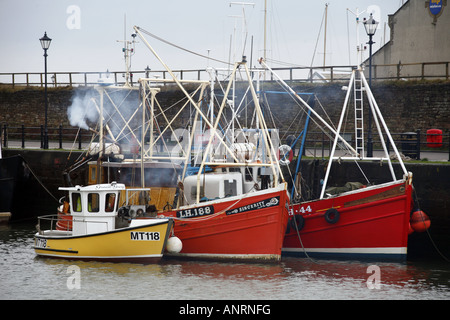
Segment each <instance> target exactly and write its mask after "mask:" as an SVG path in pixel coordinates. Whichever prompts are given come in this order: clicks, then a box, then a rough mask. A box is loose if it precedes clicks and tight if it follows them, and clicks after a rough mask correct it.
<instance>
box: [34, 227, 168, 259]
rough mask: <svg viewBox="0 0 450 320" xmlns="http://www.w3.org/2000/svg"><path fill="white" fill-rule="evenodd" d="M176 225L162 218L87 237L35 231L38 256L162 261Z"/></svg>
mask: <svg viewBox="0 0 450 320" xmlns="http://www.w3.org/2000/svg"><path fill="white" fill-rule="evenodd" d="M172 227H173V221H172V220H168V219H167V220H166V219H164V220H158V221H157V222H155V223H151V224H150V223H147V224H143V225H140V226H136V227H128V228H122V229H117V230H114V231H109V232H103V233H96V234H90V235H83V236H72V235H71V232H67V231H58V230H56V231H48V230H47V231H44V232H38V233H36V234H35V237H34V238H35V243H34V250H35V252H36V254H37V255H39V256H45V257H52V258H65V259H77V260H101V261H129V262H158V261H159V260H160V259H161V258H162V256H163V253H164V250H165V245H166V242H167V239H168V237H169V235H170V232H171V230H172Z"/></svg>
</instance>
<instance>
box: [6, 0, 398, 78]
mask: <svg viewBox="0 0 450 320" xmlns="http://www.w3.org/2000/svg"><path fill="white" fill-rule="evenodd" d="M230 2H231V1H228V0H190V1H187V0H165V1H160V0H146V1H143V0H134V1H119V0H35V1H30V0H0V30H1V32H2V50H1V51H0V72H41V71H43V57H42V55H43V50H42V49H41V46H40V42H39V38H40V37H42V36H43V34H44V31H47V34H48V36H49V37H50V38H52V39H53V41H52V43H51V46H50V49H49V51H48V54H49V56H48V69H49V72H51V71H54V72H61V71H72V72H74V71H103V70H106V69H109V70H111V71H116V70H124V60H123V54H122V44H121V43H119V42H117V40H123V38H124V17H125V16H126V31H125V34H126V37H127V38H128V40H130V39H131V37H130V35H131V34H132V33H133V29H132V27H133V26H134V25H137V26H139V27H141V28H143V29H145V30H148V31H150V32H151V33H154V34H156V35H158V36H160V37H162V38H164V39H166V40H167V41H170V42H172V43H175V44H177V45H179V46H181V47H184V48H186V49H189V50H192V51H195V52H198V53H200V54H204V55H208V50H210V53H209V54H210V56H211V57H213V58H216V59H220V60H225V61H228V59H229V53H230V51H233V50H230V36H231V35H233V36H234V34H235V35H236V36H235V38H234V40H235V41H236V44H237V45H238V46H239V47H241V43H242V34H243V33H242V19H240V18H234V17H232V16H242V6H240V5H232V6H230ZM246 2H247V3H254V6H245V14H246V18H247V19H246V22H247V25H248V36H247V46H246V48H247V50H246V55H247V56H248V57H250V44H251V39H252V37H253V60H254V61H253V62H252V64H255V61H256V59H257V57H259V56H262V55H263V47H264V45H263V43H264V41H263V36H264V0H253V1H246ZM267 3H268V14H267V17H268V26H267V28H268V32H267V36H268V38H267V52H268V54H267V56H268V57H269V58H271V59H273V60H277V61H283V62H287V63H291V64H295V65H303V66H304V65H307V66H309V65H310V64H311V61H312V58H313V53H314V48H315V45H316V41H317V39H318V38H319V42H318V46H317V54H316V56H315V58H314V63H313V64H314V65H316V66H320V65H322V64H323V51H324V50H323V27H322V32H321V34H320V35H319V30H320V27H321V22H322V17H323V15H324V10H325V3H329V7H328V28H327V30H328V32H327V39H328V41H327V55H326V56H327V58H326V64H327V65H348V64H349V63H350V62H351V63H352V64H354V63H356V57H355V52H356V50H355V47H356V23H355V16H354V15H353V14H352V13H350V12H349V11H348V10H347V8H348V9H350V10H352V11H353V12H356V10H357V8H358V9H359V10H360V11H363V10H367V8H371V9H372V10H373V9H374V10H375V11H374V12H375V15H376V16H378V18H379V19H380V20H381V23H380V28H379V30H378V31H377V34H376V36H375V39H374V40H375V41H376V42H377V44H376V45H375V48H376V49H377V48H379V46H380V45H382V44H383V42H384V36H385V35H386V37H387V39H386V40H388V39H389V27H388V26H387V25H385V23H386V22H387V16H388V14H392V13H394V12H395V11H396V10H397V9H398V8H399V7H400V6H401V4H402V1H401V0H400V1H399V0H328V1H324V0H319V1H317V0H316V1H306V0H267ZM363 17H368V14H367V13H364V14H362V15H361V18H363ZM235 26H236V31H235V30H234V27H235ZM359 32H360V42H364V43H365V42H367V41H368V38H367V36H366V34H365V31H364V28H363V26H362V25H360V28H359ZM147 39H148V40H149V42H150V43H151V44H152V45H153V46H154V47H155V49H156V50H157V51H158V53H159V54H160V55H161V56H162V58H163V59H164V60H165V61H166V63H167V64H168V65H169V66H170V67H172V68H183V69H196V68H205V67H206V66H207V64H208V62H207V61H206V59H204V58H200V57H196V56H192V55H189V54H186V53H185V52H182V51H179V50H177V49H175V48H173V47H170V46H168V45H166V44H163V43H161V42H159V41H156V40H154V39H153V38H151V37H147ZM349 40H350V45H349ZM138 41H139V42H140V43H138V44H136V52H135V54H134V56H133V57H132V69H133V70H143V69H144V68H145V67H146V66H147V65H149V66H150V68H152V69H154V70H161V69H162V68H161V66H160V65H159V64H157V63H156V61H155V59H154V58H153V57H152V56H151V54H150V52H149V50H148V49H147V48H146V47H145V46H144V44H143V43H142V41H140V39H138ZM349 47H350V53H351V60H349ZM236 52H237V53H236V55H237V57H240V55H241V52H242V49H239V50H236ZM232 53H233V52H232ZM210 64H211V65H214V66H217V67H223V65H221V64H217V63H212V62H210ZM272 64H273V63H272ZM273 66H277V65H275V64H273Z"/></svg>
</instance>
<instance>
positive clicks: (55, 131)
mask: <svg viewBox="0 0 450 320" xmlns="http://www.w3.org/2000/svg"><path fill="white" fill-rule="evenodd" d="M391 135H392V137H393V139H394V142H395V144H396V146H397V148H398V149H399V151H400V152H401V153H403V154H404V155H405V156H407V157H410V158H411V159H416V160H421V159H423V158H428V157H430V155H432V154H433V153H439V154H440V156H441V157H444V156H445V155H446V158H448V161H450V131H449V132H446V133H445V132H443V133H442V134H436V133H429V132H426V133H423V132H421V130H417V131H415V132H403V133H391ZM280 136H282V137H284V138H282V143H283V144H289V141H294V140H295V133H294V132H280ZM352 136H353V133H344V134H343V137H344V138H345V139H347V140H348V142H351V140H352V139H353V137H352ZM91 138H92V132H91V131H89V130H84V129H78V128H74V127H69V128H64V127H62V126H61V125H60V126H59V127H56V128H52V127H49V128H48V140H49V144H50V148H51V149H78V150H84V149H86V147H87V146H88V145H89V142H90V141H91ZM167 138H168V139H167V140H170V137H167ZM292 138H294V139H292ZM434 138H436V139H434ZM0 139H1V142H2V145H3V147H4V148H22V149H25V148H35V149H39V148H40V149H43V148H44V128H43V126H40V127H25V126H24V125H22V126H20V127H14V126H8V125H6V124H3V125H2V126H1V130H0ZM385 141H388V139H387V138H385ZM373 143H374V151H377V150H381V142H380V141H379V137H378V136H374V139H373ZM331 148H332V139H331V138H330V137H328V136H327V135H326V134H324V133H323V132H314V131H310V132H308V134H307V139H306V142H305V149H308V153H307V154H305V155H306V156H309V157H314V158H326V157H328V155H329V153H330V151H331ZM387 149H388V151H392V146H390V145H389V143H387ZM297 150H298V146H297ZM441 160H443V159H441Z"/></svg>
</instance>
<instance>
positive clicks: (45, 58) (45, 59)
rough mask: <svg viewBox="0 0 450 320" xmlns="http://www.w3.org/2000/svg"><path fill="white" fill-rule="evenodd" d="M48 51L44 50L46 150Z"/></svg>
mask: <svg viewBox="0 0 450 320" xmlns="http://www.w3.org/2000/svg"><path fill="white" fill-rule="evenodd" d="M47 56H48V55H47V49H44V65H45V89H44V96H45V123H44V149H48V127H47V109H48V99H47Z"/></svg>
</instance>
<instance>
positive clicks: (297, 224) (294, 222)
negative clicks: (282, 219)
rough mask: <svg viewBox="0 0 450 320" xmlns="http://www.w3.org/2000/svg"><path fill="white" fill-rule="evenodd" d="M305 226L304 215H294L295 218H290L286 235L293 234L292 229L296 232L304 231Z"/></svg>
mask: <svg viewBox="0 0 450 320" xmlns="http://www.w3.org/2000/svg"><path fill="white" fill-rule="evenodd" d="M304 226H305V218H303V216H302V215H299V214H297V215H294V216H293V217H291V218H289V222H288V225H287V228H286V233H291V228H292V229H293V231H294V232H297V230H298V231H300V230H302V229H303V227H304Z"/></svg>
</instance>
